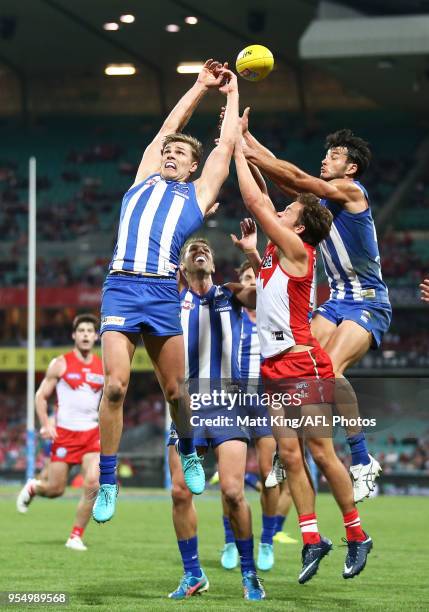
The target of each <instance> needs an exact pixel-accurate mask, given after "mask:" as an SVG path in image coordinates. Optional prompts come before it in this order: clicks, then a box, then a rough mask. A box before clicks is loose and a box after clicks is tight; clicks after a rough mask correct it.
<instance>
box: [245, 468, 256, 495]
mask: <svg viewBox="0 0 429 612" xmlns="http://www.w3.org/2000/svg"><path fill="white" fill-rule="evenodd" d="M244 482H245V484H247V486H249V487H252V489H255V491H257V490H258V489H257V484H258V482H259V476H258V474H254V473H253V472H246V473H245V474H244Z"/></svg>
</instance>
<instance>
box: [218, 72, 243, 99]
mask: <svg viewBox="0 0 429 612" xmlns="http://www.w3.org/2000/svg"><path fill="white" fill-rule="evenodd" d="M220 74H221V75H222V83H221V86H220V87H219V91H220V92H221V93H223V94H225V95H226V96H227V95H228V94H230V93H232V92H235V91H236V92H238V83H237V75H236V74H234V73H233V72H232V70H228V68H222V69H221V71H220Z"/></svg>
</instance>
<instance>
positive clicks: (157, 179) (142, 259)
mask: <svg viewBox="0 0 429 612" xmlns="http://www.w3.org/2000/svg"><path fill="white" fill-rule="evenodd" d="M203 220H204V217H203V213H202V211H201V209H200V207H199V206H198V203H197V198H196V195H195V186H194V185H193V183H185V182H177V181H166V180H164V179H163V178H162V177H161V176H160V175H159V174H153V175H151V176H149V177H148V178H147V179H145V180H144V181H143V182H142V183H138V184H137V185H134V186H133V187H131V189H129V190H128V191H127V193H126V194H125V195H124V198H123V200H122V207H121V216H120V221H119V231H118V240H117V243H116V247H115V250H114V253H113V258H112V261H111V263H110V267H109V270H110V271H112V270H124V271H128V272H136V273H140V274H145V273H150V274H157V275H160V276H170V277H175V274H176V270H177V267H178V265H179V256H180V249H181V248H182V246H183V245H184V243H185V241H186V240H187V238H188V237H189V236H190V235H191V234H192V233H193V232H195V231H196V230H197V229H198V228H199V227H200V225H201V224H202V222H203Z"/></svg>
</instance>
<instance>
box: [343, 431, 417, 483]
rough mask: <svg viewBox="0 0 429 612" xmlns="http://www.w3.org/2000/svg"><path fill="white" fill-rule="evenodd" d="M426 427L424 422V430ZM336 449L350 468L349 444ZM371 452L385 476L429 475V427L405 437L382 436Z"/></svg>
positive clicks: (373, 443)
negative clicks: (385, 437) (384, 437)
mask: <svg viewBox="0 0 429 612" xmlns="http://www.w3.org/2000/svg"><path fill="white" fill-rule="evenodd" d="M427 424H428V423H427V422H426V425H427ZM424 425H425V424H424V423H423V422H422V429H423V428H424ZM373 438H374V436H373ZM335 449H336V452H337V454H338V456H339V457H340V459H341V460H342V461H343V463H344V464H345V465H346V466H347V467H349V466H350V463H351V459H350V451H349V448H348V446H347V444H345V443H337V444H336V445H335ZM371 452H372V454H373V456H374V457H375V458H376V459H377V461H379V463H380V465H381V467H382V470H383V474H384V475H389V474H411V473H413V474H425V475H429V427H428V428H427V429H426V430H424V429H423V432H411V433H409V434H407V435H406V436H404V437H400V436H397V435H394V434H392V435H388V436H387V439H386V440H384V439H383V437H382V436H380V438H379V439H378V440H376V441H374V440H372V443H371Z"/></svg>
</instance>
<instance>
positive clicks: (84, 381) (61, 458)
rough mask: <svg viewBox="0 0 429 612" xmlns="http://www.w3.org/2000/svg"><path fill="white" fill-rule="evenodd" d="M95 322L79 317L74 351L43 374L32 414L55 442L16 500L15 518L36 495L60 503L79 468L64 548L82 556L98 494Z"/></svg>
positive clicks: (100, 377)
mask: <svg viewBox="0 0 429 612" xmlns="http://www.w3.org/2000/svg"><path fill="white" fill-rule="evenodd" d="M97 326H98V320H97V318H96V317H94V316H93V315H91V314H81V315H78V316H77V317H76V318H75V319H74V321H73V335H72V338H73V340H74V344H75V346H74V349H73V351H71V352H70V353H66V354H65V355H60V356H59V357H56V358H55V359H54V360H53V361H52V362H51V363H50V364H49V367H48V369H47V371H46V374H45V377H44V379H43V380H42V382H41V383H40V387H39V388H38V390H37V393H36V412H37V416H38V417H39V420H40V424H41V429H40V434H41V436H42V438H43V439H44V440H53V444H52V448H51V453H50V462H49V465H48V466H47V469H46V475H45V476H43V474H45V470H44V471H43V473H42V475H41V476H42V478H41V479H39V480H36V479H31V480H29V481H28V482H27V484H26V485H25V486H24V488H23V489H22V490H21V492H20V494H19V495H18V498H17V502H16V506H17V509H18V511H19V512H22V513H24V512H27V510H28V506H29V504H30V503H31V501H32V500H33V499H34V497H35V496H36V495H40V496H41V497H50V498H53V497H60V496H61V495H62V494H63V493H64V490H65V487H66V485H67V478H68V474H69V469H70V467H71V466H73V465H81V466H82V475H83V493H82V497H81V499H80V501H79V505H78V507H77V512H76V518H75V523H74V526H73V529H72V531H71V534H70V537H69V539H68V540H67V542H66V546H67V548H71V549H73V550H79V551H84V550H86V546H85V544H84V543H83V541H82V536H83V533H84V530H85V527H86V526H87V524H88V521H89V519H90V517H91V510H92V506H93V503H94V498H95V493H96V491H97V489H98V462H99V458H100V454H99V453H100V434H99V429H98V404H99V402H100V397H101V390H102V387H103V367H102V363H101V359H100V358H99V357H98V356H97V355H95V354H94V353H92V348H93V346H94V343H95V341H96V340H97ZM54 391H56V394H57V401H58V409H57V412H56V416H55V422H53V421H52V418H51V417H49V415H48V400H49V398H50V397H51V395H52V394H53V393H54Z"/></svg>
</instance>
